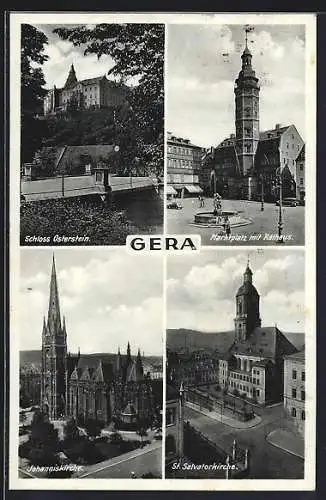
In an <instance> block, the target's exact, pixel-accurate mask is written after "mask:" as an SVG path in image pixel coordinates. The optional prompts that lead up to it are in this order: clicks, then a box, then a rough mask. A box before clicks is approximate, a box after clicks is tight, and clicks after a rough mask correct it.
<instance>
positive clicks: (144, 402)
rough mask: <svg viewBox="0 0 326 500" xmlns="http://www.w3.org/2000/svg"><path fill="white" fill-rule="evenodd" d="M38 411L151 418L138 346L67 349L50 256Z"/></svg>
mask: <svg viewBox="0 0 326 500" xmlns="http://www.w3.org/2000/svg"><path fill="white" fill-rule="evenodd" d="M40 406H41V410H42V412H43V413H45V414H47V415H48V417H49V418H50V419H51V420H57V419H61V418H68V417H74V418H76V419H77V420H79V421H85V420H87V419H88V418H92V419H96V420H99V421H101V422H103V423H104V424H107V423H109V422H110V421H111V420H112V418H115V419H117V420H118V421H119V422H122V423H123V424H129V425H132V424H136V423H137V422H139V421H140V420H141V421H146V422H148V423H150V422H151V420H152V418H153V414H154V413H153V412H154V407H153V406H154V403H153V393H152V382H151V378H150V375H149V374H145V373H144V369H143V362H142V357H141V354H140V351H139V350H138V354H137V357H136V359H133V358H132V356H131V352H130V344H129V342H128V346H127V354H126V355H125V356H123V355H122V354H121V353H120V349H119V351H118V354H117V355H113V356H112V355H105V354H104V355H102V356H101V355H98V356H92V355H81V354H80V352H78V354H77V355H72V354H69V353H68V351H67V330H66V321H65V317H64V316H63V318H62V321H61V314H60V306H59V293H58V285H57V275H56V266H55V260H54V256H53V262H52V272H51V280H50V298H49V308H48V317H47V320H46V319H45V317H44V320H43V332H42V370H41V405H40Z"/></svg>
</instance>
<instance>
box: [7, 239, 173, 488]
mask: <svg viewBox="0 0 326 500" xmlns="http://www.w3.org/2000/svg"><path fill="white" fill-rule="evenodd" d="M134 260H135V258H133V257H132V256H130V255H128V254H121V253H118V251H116V250H111V251H105V252H104V251H101V250H99V251H91V250H88V249H86V250H84V249H81V250H80V249H79V250H77V249H67V250H62V249H60V250H59V249H58V250H57V251H56V252H55V253H54V254H52V252H51V250H50V249H43V250H30V249H26V250H22V254H21V266H22V272H21V282H20V304H21V308H20V309H21V311H20V328H21V329H20V336H19V340H20V346H19V352H20V374H19V378H20V381H19V387H20V389H19V447H18V453H19V458H18V460H19V462H18V469H19V477H20V478H22V479H32V478H34V479H35V478H38V479H46V478H49V479H51V478H73V479H79V478H85V479H86V478H89V479H97V478H99V479H101V478H102V479H103V478H104V479H105V478H125V479H130V478H132V479H139V478H148V479H151V478H153V479H155V478H161V477H162V473H161V472H162V470H161V468H162V401H163V361H162V360H163V357H162V352H163V351H162V345H163V344H162V342H163V334H162V328H161V325H162V314H163V310H162V299H161V295H162V272H161V259H160V258H159V257H152V258H151V259H148V258H147V259H146V260H145V258H144V257H137V258H136V261H137V262H134ZM145 267H146V270H147V271H148V272H150V275H149V276H148V279H147V280H146V282H144V281H143V280H142V275H143V273H144V268H145ZM127 271H128V272H127ZM131 275H132V279H130V278H129V277H130V276H131ZM17 431H18V429H17Z"/></svg>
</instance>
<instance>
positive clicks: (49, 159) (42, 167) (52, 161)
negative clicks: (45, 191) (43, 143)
mask: <svg viewBox="0 0 326 500" xmlns="http://www.w3.org/2000/svg"><path fill="white" fill-rule="evenodd" d="M35 157H36V161H37V177H53V176H54V175H56V174H57V173H58V172H57V168H56V162H57V152H56V148H42V149H40V150H39V151H38V152H37V153H36V155H35Z"/></svg>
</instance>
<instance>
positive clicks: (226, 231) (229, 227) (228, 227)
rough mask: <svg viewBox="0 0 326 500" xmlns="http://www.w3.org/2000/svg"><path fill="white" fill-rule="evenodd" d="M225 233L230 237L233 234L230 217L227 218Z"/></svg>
mask: <svg viewBox="0 0 326 500" xmlns="http://www.w3.org/2000/svg"><path fill="white" fill-rule="evenodd" d="M225 234H226V236H227V237H228V238H229V236H230V234H231V225H230V221H229V218H228V217H227V218H226V222H225Z"/></svg>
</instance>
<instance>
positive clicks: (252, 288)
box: [165, 249, 312, 479]
mask: <svg viewBox="0 0 326 500" xmlns="http://www.w3.org/2000/svg"><path fill="white" fill-rule="evenodd" d="M167 273H168V281H167V327H168V330H167V339H166V349H167V374H166V424H165V425H166V434H165V459H166V477H167V478H175V479H177V478H179V479H194V478H197V479H208V478H210V479H213V478H215V479H303V478H304V463H305V446H304V445H305V442H304V439H305V423H306V420H308V419H309V418H312V415H309V411H310V407H309V411H308V408H306V399H307V400H309V398H311V395H309V394H307V398H306V388H305V386H306V357H305V344H306V333H305V316H306V312H305V307H304V303H305V299H304V297H305V288H304V252H303V251H302V250H292V251H291V252H289V251H287V252H285V251H282V252H280V251H277V250H276V251H275V250H272V249H271V250H267V251H266V250H265V251H262V250H260V251H252V252H250V254H249V255H248V254H246V253H244V252H243V251H232V250H231V251H218V252H217V251H216V250H209V251H205V252H202V253H201V254H200V255H199V256H196V257H183V258H182V261H181V259H180V258H170V259H169V261H168V271H167Z"/></svg>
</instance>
